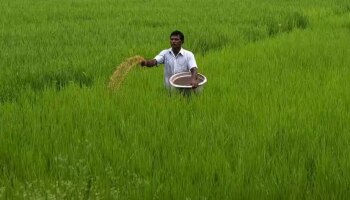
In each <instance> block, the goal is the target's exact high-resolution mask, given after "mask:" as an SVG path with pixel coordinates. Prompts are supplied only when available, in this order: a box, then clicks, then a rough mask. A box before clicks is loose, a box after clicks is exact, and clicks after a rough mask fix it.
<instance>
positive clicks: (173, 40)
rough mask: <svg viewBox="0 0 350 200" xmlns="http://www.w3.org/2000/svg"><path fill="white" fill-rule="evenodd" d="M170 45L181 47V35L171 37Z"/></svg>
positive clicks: (174, 47)
mask: <svg viewBox="0 0 350 200" xmlns="http://www.w3.org/2000/svg"><path fill="white" fill-rule="evenodd" d="M170 45H171V47H172V48H173V49H179V48H181V45H182V41H181V39H180V36H179V35H173V36H171V37H170Z"/></svg>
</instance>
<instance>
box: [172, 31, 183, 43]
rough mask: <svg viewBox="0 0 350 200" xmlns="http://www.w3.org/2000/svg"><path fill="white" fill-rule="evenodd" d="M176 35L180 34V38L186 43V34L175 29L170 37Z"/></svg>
mask: <svg viewBox="0 0 350 200" xmlns="http://www.w3.org/2000/svg"><path fill="white" fill-rule="evenodd" d="M175 35H178V36H180V40H181V41H182V43H184V42H185V36H184V34H183V33H182V32H181V31H177V30H176V31H173V32H172V33H171V34H170V37H171V36H175Z"/></svg>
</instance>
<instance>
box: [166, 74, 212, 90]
mask: <svg viewBox="0 0 350 200" xmlns="http://www.w3.org/2000/svg"><path fill="white" fill-rule="evenodd" d="M197 79H198V87H196V88H192V85H191V80H192V75H191V72H181V73H177V74H174V75H172V76H171V77H170V79H169V82H170V85H171V88H173V89H179V90H180V91H194V92H200V91H202V90H203V86H204V85H205V83H206V82H207V78H206V77H205V76H204V75H203V74H199V73H198V75H197Z"/></svg>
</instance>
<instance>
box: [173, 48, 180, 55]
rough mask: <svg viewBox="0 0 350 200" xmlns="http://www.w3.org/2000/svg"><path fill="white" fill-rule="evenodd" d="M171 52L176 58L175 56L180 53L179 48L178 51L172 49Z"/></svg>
mask: <svg viewBox="0 0 350 200" xmlns="http://www.w3.org/2000/svg"><path fill="white" fill-rule="evenodd" d="M172 51H173V53H174V55H175V56H177V54H179V53H180V51H181V48H178V49H174V48H173V49H172Z"/></svg>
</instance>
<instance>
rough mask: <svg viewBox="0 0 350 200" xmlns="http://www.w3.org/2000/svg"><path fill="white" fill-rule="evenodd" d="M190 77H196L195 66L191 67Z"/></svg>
mask: <svg viewBox="0 0 350 200" xmlns="http://www.w3.org/2000/svg"><path fill="white" fill-rule="evenodd" d="M191 77H192V79H197V67H193V68H191Z"/></svg>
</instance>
